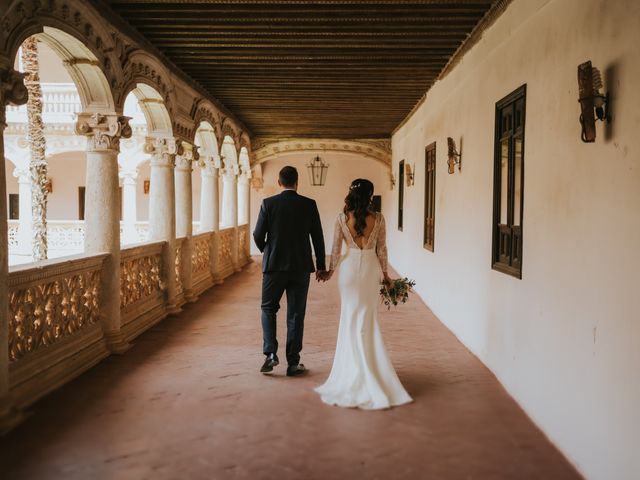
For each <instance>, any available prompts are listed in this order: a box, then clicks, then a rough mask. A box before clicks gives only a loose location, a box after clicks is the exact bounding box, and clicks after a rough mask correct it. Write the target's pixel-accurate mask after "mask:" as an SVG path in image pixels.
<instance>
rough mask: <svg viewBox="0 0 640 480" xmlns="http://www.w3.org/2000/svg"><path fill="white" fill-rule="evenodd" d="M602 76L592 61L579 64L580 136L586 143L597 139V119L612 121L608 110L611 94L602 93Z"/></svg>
mask: <svg viewBox="0 0 640 480" xmlns="http://www.w3.org/2000/svg"><path fill="white" fill-rule="evenodd" d="M601 88H602V77H601V76H600V71H599V70H598V69H597V68H595V67H592V66H591V61H588V62H584V63H582V64H580V65H578V101H579V102H580V110H581V112H580V126H581V127H582V134H581V136H580V138H581V139H582V141H583V142H585V143H591V142H595V141H596V119H597V120H601V121H605V120H606V121H607V122H609V121H610V114H609V112H608V110H607V104H608V103H609V94H608V93H606V94H603V93H600V89H601Z"/></svg>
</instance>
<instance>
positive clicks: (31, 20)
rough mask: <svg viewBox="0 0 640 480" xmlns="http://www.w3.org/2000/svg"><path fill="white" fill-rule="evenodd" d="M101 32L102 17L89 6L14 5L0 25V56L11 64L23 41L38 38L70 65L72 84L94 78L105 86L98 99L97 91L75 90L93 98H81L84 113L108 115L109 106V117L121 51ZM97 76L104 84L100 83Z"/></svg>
mask: <svg viewBox="0 0 640 480" xmlns="http://www.w3.org/2000/svg"><path fill="white" fill-rule="evenodd" d="M105 26H106V25H105V22H104V20H103V18H102V16H101V15H100V14H99V12H97V11H96V10H95V8H94V7H92V6H91V4H90V3H89V2H84V1H83V2H79V1H74V0H69V1H66V2H13V4H12V5H11V7H10V8H9V9H8V11H7V12H6V14H5V15H4V18H3V21H2V23H1V24H0V28H1V29H2V31H4V32H6V35H4V36H2V35H0V52H4V53H5V54H6V55H7V56H8V58H11V59H13V58H15V56H16V55H17V52H18V49H19V48H20V46H21V45H22V43H23V42H24V40H25V39H27V38H28V37H30V36H32V35H38V37H39V38H40V40H42V41H44V42H45V43H47V44H48V45H50V46H51V47H52V48H54V49H56V50H58V53H59V54H61V55H62V57H63V58H64V59H65V60H67V61H68V62H69V63H68V65H67V66H68V67H70V68H71V69H70V73H71V76H72V78H73V79H74V81H77V79H78V78H84V79H89V80H90V79H92V78H93V80H97V79H99V83H102V84H103V85H102V87H101V89H102V90H103V92H102V93H101V94H98V95H96V93H97V90H99V89H98V88H97V87H96V85H91V82H89V84H87V85H80V84H78V83H77V87H78V90H84V93H86V92H87V91H91V93H92V94H93V95H94V96H87V97H85V99H84V100H83V107H85V108H86V109H87V111H94V112H100V113H102V112H104V111H106V109H105V108H104V105H105V104H110V106H111V107H112V109H111V111H110V112H113V104H114V102H113V99H114V97H115V95H114V94H113V93H114V91H115V89H116V88H117V86H118V82H119V79H120V78H122V70H121V68H120V65H121V58H122V56H123V52H124V50H125V46H124V45H123V43H122V41H121V40H120V39H118V38H117V37H115V36H112V34H111V32H109V31H108V30H107V29H105V28H104V27H105ZM60 49H62V52H61V51H60ZM99 72H100V73H101V75H102V76H103V77H104V78H100V75H99ZM104 90H106V91H108V92H109V93H108V95H107V94H106V93H105V92H104ZM84 101H86V104H85V103H84ZM101 103H102V105H101ZM99 107H101V108H99Z"/></svg>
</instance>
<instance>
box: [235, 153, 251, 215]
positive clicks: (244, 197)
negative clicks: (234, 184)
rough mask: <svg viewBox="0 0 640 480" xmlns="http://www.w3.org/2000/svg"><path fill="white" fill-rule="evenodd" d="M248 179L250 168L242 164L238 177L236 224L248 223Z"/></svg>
mask: <svg viewBox="0 0 640 480" xmlns="http://www.w3.org/2000/svg"><path fill="white" fill-rule="evenodd" d="M250 181H251V170H249V169H248V168H246V167H244V166H243V167H242V171H241V174H240V176H239V177H238V225H246V224H247V223H249V216H250V209H251V204H250V202H251V189H250V188H249V184H250Z"/></svg>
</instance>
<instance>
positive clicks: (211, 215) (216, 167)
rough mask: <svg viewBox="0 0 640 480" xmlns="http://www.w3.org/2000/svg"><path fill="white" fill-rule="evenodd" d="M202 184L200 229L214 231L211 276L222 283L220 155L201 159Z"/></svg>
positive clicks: (210, 255)
mask: <svg viewBox="0 0 640 480" xmlns="http://www.w3.org/2000/svg"><path fill="white" fill-rule="evenodd" d="M200 168H201V169H202V170H201V172H200V175H201V178H202V184H201V187H200V231H202V232H213V241H212V242H211V243H210V244H209V258H210V259H211V265H210V268H211V276H212V278H213V281H214V282H215V283H220V282H221V278H220V275H219V273H218V232H219V231H220V197H219V192H218V181H219V172H220V157H219V156H218V155H214V156H207V157H204V158H202V159H201V160H200Z"/></svg>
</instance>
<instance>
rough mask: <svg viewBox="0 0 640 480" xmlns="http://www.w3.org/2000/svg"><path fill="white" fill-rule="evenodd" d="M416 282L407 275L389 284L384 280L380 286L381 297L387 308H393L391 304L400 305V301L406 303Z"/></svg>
mask: <svg viewBox="0 0 640 480" xmlns="http://www.w3.org/2000/svg"><path fill="white" fill-rule="evenodd" d="M415 284H416V282H415V281H413V280H409V279H408V278H407V277H404V278H398V279H397V280H392V281H391V283H390V284H389V285H388V286H387V285H386V284H385V283H384V282H383V283H382V284H381V287H380V297H381V298H382V303H384V304H385V305H386V306H387V310H391V306H392V305H393V306H394V307H397V306H398V303H406V302H407V299H408V298H409V292H410V291H411V289H412V288H413V287H414V286H415Z"/></svg>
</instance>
